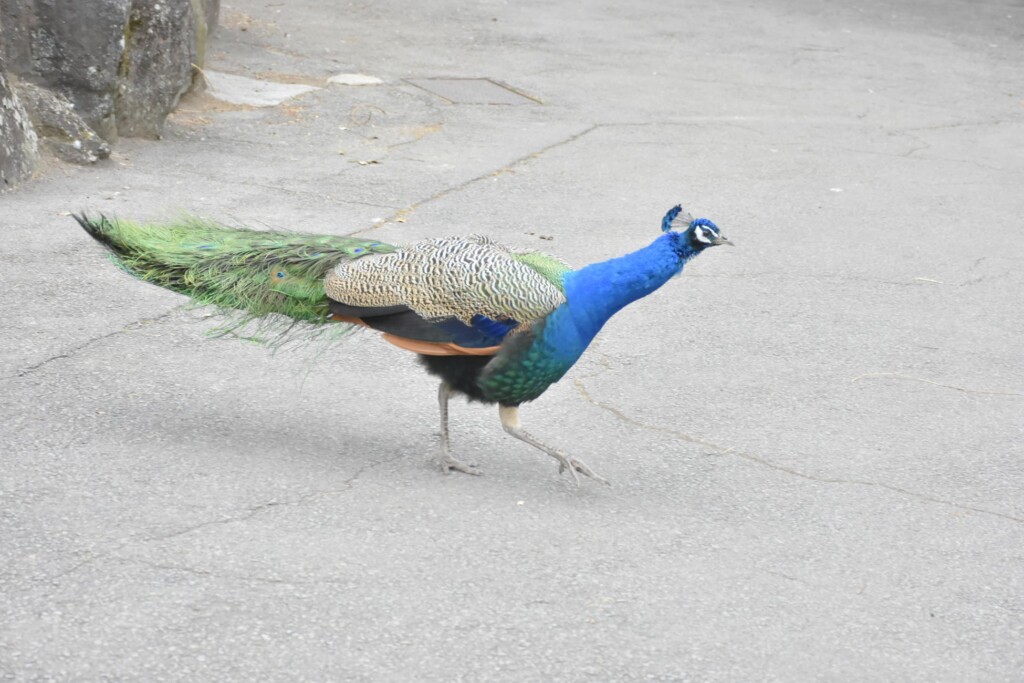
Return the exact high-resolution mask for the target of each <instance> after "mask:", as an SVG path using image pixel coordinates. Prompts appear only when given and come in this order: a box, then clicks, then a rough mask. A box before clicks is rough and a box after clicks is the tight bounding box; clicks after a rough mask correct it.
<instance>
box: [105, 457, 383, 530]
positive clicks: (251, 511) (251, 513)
mask: <svg viewBox="0 0 1024 683" xmlns="http://www.w3.org/2000/svg"><path fill="white" fill-rule="evenodd" d="M401 458H402V456H400V455H396V456H395V457H393V458H387V459H385V460H379V461H377V462H374V463H370V464H367V465H363V466H362V467H360V468H358V469H357V470H356V471H355V472H354V473H353V474H352V476H350V477H349V478H348V479H345V480H344V481H342V482H341V487H340V488H336V489H317V490H315V491H310V492H308V493H304V494H302V495H301V496H299V497H298V498H295V499H294V500H284V501H279V500H271V501H267V502H266V503H260V504H259V505H254V506H252V507H249V508H245V511H244V512H243V513H242V514H240V515H234V516H230V517H223V518H221V519H213V520H208V521H206V522H200V523H198V524H193V525H191V526H187V527H185V528H183V529H178V530H176V531H172V532H169V533H165V534H156V535H149V536H144V537H136V539H134V540H139V541H143V542H149V541H164V540H167V539H169V538H178V537H180V536H185V535H187V534H190V533H192V532H193V531H198V530H199V529H203V528H206V527H208V526H217V525H221V524H234V523H235V522H244V521H246V520H249V519H252V518H253V517H256V516H257V515H259V514H262V513H264V512H266V511H267V510H270V509H272V508H275V507H290V506H294V505H304V504H306V503H308V502H309V501H311V500H313V499H315V498H318V497H320V496H325V495H330V494H341V493H348V492H349V491H351V490H352V487H353V486H355V483H356V481H358V480H359V478H360V477H361V476H362V475H364V474H365V473H367V472H369V471H370V470H372V469H375V468H377V467H381V466H382V465H387V464H389V463H392V462H395V461H396V460H399V459H401ZM122 547H123V546H122Z"/></svg>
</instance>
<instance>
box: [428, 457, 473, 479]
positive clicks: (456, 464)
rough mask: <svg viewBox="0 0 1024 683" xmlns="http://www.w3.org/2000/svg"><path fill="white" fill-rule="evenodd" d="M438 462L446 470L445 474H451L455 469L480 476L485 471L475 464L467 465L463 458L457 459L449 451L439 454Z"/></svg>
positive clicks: (442, 469) (443, 470)
mask: <svg viewBox="0 0 1024 683" xmlns="http://www.w3.org/2000/svg"><path fill="white" fill-rule="evenodd" d="M437 462H438V464H439V465H440V466H441V471H442V472H444V473H445V474H450V473H451V471H452V470H455V471H456V472H463V473H465V474H472V475H475V476H480V475H481V474H483V472H481V471H480V470H478V469H477V468H476V467H474V466H473V465H467V464H466V463H464V462H462V461H461V460H456V459H455V458H453V457H452V456H450V455H448V454H447V453H445V454H443V455H440V456H438V458H437Z"/></svg>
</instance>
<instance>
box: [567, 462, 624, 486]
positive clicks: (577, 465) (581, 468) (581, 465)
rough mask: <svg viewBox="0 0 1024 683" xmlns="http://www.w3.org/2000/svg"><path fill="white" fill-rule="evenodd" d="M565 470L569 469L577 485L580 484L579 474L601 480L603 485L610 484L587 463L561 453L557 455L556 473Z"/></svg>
mask: <svg viewBox="0 0 1024 683" xmlns="http://www.w3.org/2000/svg"><path fill="white" fill-rule="evenodd" d="M556 457H558V456H556ZM566 470H569V473H570V474H572V478H573V481H575V482H576V485H577V486H579V485H580V476H579V475H580V474H582V475H583V476H585V477H590V478H591V479H593V480H594V481H598V482H601V483H602V484H604V485H605V486H611V484H610V483H608V480H607V479H605V478H604V477H602V476H600V475H599V474H597V473H596V472H594V470H592V469H590V467H588V466H587V463H585V462H583V461H582V460H577V459H576V458H573V457H571V456H567V455H565V454H561V457H558V473H559V474H561V473H562V472H565V471H566ZM577 472H579V474H577Z"/></svg>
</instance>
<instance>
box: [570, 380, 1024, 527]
mask: <svg viewBox="0 0 1024 683" xmlns="http://www.w3.org/2000/svg"><path fill="white" fill-rule="evenodd" d="M591 376H593V375H591ZM573 384H574V385H575V386H576V389H577V390H578V391H579V392H580V395H581V396H583V399H584V400H585V401H586V402H587V403H590V404H591V405H593V406H595V407H597V408H600V409H601V410H605V411H607V412H609V413H611V414H612V415H614V416H615V417H617V418H619V419H620V420H622V421H623V422H626V423H627V424H631V425H633V426H635V427H639V428H641V429H646V430H650V431H654V432H661V433H662V434H668V435H669V436H672V437H675V438H676V439H679V440H680V441H685V442H686V443H692V444H694V445H697V446H703V447H704V448H709V449H711V450H713V451H715V452H716V453H718V454H719V455H729V456H732V457H735V458H740V459H742V460H746V461H748V462H752V463H756V464H758V465H761V466H762V467H766V468H768V469H772V470H775V471H777V472H784V473H785V474H789V475H791V476H794V477H799V478H800V479H805V480H807V481H813V482H817V483H820V484H843V485H847V486H866V487H873V488H880V489H885V490H887V491H892V492H893V493H898V494H900V495H902V496H907V497H910V498H916V499H918V500H923V501H927V502H929V503H937V504H939V505H947V506H949V507H952V508H956V509H958V510H964V511H968V512H977V513H980V514H984V515H991V516H993V517H999V518H1001V519H1006V520H1009V521H1011V522H1016V523H1017V524H1024V518H1021V517H1015V516H1013V515H1009V514H1006V513H1004V512H996V511H994V510H986V509H985V508H979V507H974V506H972V505H963V504H961V503H956V502H954V501H951V500H945V499H943V498H936V497H934V496H929V495H928V494H924V493H918V492H916V491H910V490H909V489H905V488H901V487H899V486H893V485H891V484H885V483H882V482H878V481H870V480H868V479H841V478H838V477H819V476H816V475H813V474H807V473H806V472H801V471H799V470H796V469H793V468H791V467H786V466H785V465H780V464H778V463H774V462H772V461H770V460H766V459H765V458H762V457H760V456H757V455H754V454H753V453H747V452H745V451H739V450H736V449H735V448H732V447H729V448H726V447H724V446H720V445H718V444H716V443H712V442H710V441H704V440H702V439H697V438H694V437H692V436H690V435H688V434H684V433H683V432H679V431H676V430H674V429H668V428H667V427H659V426H657V425H649V424H645V423H644V422H641V421H640V420H637V419H635V418H632V417H630V416H629V415H626V414H625V413H623V412H622V411H621V410H619V409H618V408H616V407H615V406H613V405H611V404H608V403H604V402H602V401H598V400H597V399H595V398H594V397H592V396H591V395H590V392H589V391H587V388H586V386H585V385H584V384H583V381H582V379H575V380H573Z"/></svg>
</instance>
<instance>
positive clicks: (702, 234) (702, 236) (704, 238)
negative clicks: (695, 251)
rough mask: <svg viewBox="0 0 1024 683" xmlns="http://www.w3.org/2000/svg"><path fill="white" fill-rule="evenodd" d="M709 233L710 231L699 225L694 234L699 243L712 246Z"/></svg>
mask: <svg viewBox="0 0 1024 683" xmlns="http://www.w3.org/2000/svg"><path fill="white" fill-rule="evenodd" d="M709 232H710V231H709V230H706V229H705V228H704V226H702V225H698V226H697V227H696V228H694V229H693V234H694V235H695V236H696V237H697V241H698V242H703V243H704V244H711V238H710V237H708V233H709Z"/></svg>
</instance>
